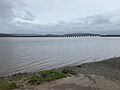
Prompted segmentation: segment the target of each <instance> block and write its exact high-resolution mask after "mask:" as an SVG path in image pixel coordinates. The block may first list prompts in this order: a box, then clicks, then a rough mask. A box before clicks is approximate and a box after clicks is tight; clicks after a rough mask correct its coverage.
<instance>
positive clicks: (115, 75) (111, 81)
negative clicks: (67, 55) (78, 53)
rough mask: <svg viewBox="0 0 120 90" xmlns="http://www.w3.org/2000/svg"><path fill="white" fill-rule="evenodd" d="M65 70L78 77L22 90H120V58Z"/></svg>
mask: <svg viewBox="0 0 120 90" xmlns="http://www.w3.org/2000/svg"><path fill="white" fill-rule="evenodd" d="M65 68H69V69H72V70H74V71H75V72H77V75H73V76H71V77H66V78H63V79H59V80H55V81H51V82H45V83H43V84H40V85H32V86H31V85H30V86H29V85H28V86H26V87H25V88H24V89H21V90H120V57H117V58H111V59H108V60H103V61H99V62H94V63H87V64H82V65H78V66H70V67H65ZM62 69H63V68H59V69H56V70H62ZM15 90H20V89H15Z"/></svg>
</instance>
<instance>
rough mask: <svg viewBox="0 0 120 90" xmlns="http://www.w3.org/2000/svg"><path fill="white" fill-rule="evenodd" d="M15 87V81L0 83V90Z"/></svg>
mask: <svg viewBox="0 0 120 90" xmlns="http://www.w3.org/2000/svg"><path fill="white" fill-rule="evenodd" d="M15 88H17V85H16V84H15V83H3V84H0V90H13V89H15Z"/></svg>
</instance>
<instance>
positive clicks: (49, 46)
mask: <svg viewBox="0 0 120 90" xmlns="http://www.w3.org/2000/svg"><path fill="white" fill-rule="evenodd" d="M114 56H120V38H101V37H76V38H75V37H69V38H65V37H61V38H58V37H56V38H55V37H54V38H53V37H51V38H41V37H40V38H39V37H34V38H0V75H8V74H14V73H20V72H33V71H37V70H44V69H51V68H56V67H61V66H66V65H74V64H81V63H84V62H90V61H97V60H102V59H107V58H111V57H114Z"/></svg>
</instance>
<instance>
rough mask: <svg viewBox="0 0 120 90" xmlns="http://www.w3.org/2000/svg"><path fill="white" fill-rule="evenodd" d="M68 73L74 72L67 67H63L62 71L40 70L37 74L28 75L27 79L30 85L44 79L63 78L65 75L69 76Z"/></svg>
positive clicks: (73, 73)
mask: <svg viewBox="0 0 120 90" xmlns="http://www.w3.org/2000/svg"><path fill="white" fill-rule="evenodd" d="M70 74H72V75H76V73H75V72H73V71H72V70H69V69H64V70H62V72H57V71H51V70H46V71H41V72H39V74H37V75H34V76H32V77H30V78H29V80H28V83H29V84H32V85H33V84H40V83H43V82H46V81H54V80H57V79H61V78H65V77H66V76H69V75H70Z"/></svg>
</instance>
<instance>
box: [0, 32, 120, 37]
mask: <svg viewBox="0 0 120 90" xmlns="http://www.w3.org/2000/svg"><path fill="white" fill-rule="evenodd" d="M71 36H78V37H79V36H99V37H120V35H100V34H92V33H71V34H45V35H42V34H3V33H0V37H71Z"/></svg>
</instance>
